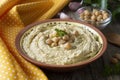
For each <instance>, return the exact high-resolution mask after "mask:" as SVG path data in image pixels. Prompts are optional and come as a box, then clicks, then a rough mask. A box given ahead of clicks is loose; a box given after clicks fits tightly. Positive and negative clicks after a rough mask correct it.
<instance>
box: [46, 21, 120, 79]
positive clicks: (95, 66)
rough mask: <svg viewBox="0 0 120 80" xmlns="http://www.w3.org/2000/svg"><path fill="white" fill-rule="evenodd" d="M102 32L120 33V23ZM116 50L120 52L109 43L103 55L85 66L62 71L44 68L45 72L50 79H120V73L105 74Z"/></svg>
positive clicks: (119, 49) (111, 25) (119, 50)
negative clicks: (105, 68)
mask: <svg viewBox="0 0 120 80" xmlns="http://www.w3.org/2000/svg"><path fill="white" fill-rule="evenodd" d="M102 32H103V33H104V34H105V33H108V32H117V33H119V34H120V23H114V24H110V25H108V26H107V27H106V28H105V29H104V30H102ZM116 52H120V48H119V47H117V46H115V45H112V44H110V43H108V47H107V50H106V52H105V53H104V54H103V56H102V57H100V58H99V59H97V60H96V61H94V62H92V63H91V64H89V65H87V66H85V67H83V68H80V69H77V70H74V71H71V72H62V73H59V72H52V71H47V70H44V72H45V74H46V75H47V77H48V78H49V80H120V75H112V76H107V77H105V76H103V70H104V66H105V65H107V64H109V63H110V61H109V59H110V58H111V56H112V55H113V54H115V53H116Z"/></svg>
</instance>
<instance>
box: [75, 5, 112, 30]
mask: <svg viewBox="0 0 120 80" xmlns="http://www.w3.org/2000/svg"><path fill="white" fill-rule="evenodd" d="M77 14H78V17H79V19H80V20H81V21H83V22H86V23H89V24H92V25H94V26H96V27H97V28H99V29H103V28H105V26H107V25H108V24H109V23H110V22H111V16H112V14H111V12H110V11H109V10H107V9H100V8H96V7H89V6H87V7H82V8H80V9H78V10H77Z"/></svg>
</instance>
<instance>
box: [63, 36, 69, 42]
mask: <svg viewBox="0 0 120 80" xmlns="http://www.w3.org/2000/svg"><path fill="white" fill-rule="evenodd" d="M62 39H63V40H65V41H68V40H69V39H70V38H69V36H68V35H64V36H63V37H62Z"/></svg>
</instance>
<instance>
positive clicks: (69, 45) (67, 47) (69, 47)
mask: <svg viewBox="0 0 120 80" xmlns="http://www.w3.org/2000/svg"><path fill="white" fill-rule="evenodd" d="M64 48H65V49H67V50H69V49H71V48H72V45H71V44H70V43H69V42H67V43H66V44H65V45H64Z"/></svg>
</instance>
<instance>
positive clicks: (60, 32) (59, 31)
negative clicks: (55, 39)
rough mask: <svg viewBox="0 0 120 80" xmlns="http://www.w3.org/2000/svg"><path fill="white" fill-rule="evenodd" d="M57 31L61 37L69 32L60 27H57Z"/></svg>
mask: <svg viewBox="0 0 120 80" xmlns="http://www.w3.org/2000/svg"><path fill="white" fill-rule="evenodd" d="M55 31H56V32H57V35H58V36H60V37H62V36H64V35H66V34H67V32H65V31H63V30H60V29H55Z"/></svg>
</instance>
